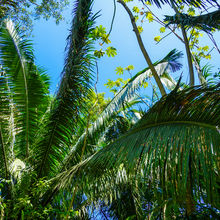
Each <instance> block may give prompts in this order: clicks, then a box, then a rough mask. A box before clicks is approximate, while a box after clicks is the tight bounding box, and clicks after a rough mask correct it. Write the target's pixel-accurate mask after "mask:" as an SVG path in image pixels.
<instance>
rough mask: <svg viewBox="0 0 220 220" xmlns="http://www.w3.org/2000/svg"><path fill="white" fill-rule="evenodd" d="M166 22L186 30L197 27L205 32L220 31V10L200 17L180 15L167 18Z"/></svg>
mask: <svg viewBox="0 0 220 220" xmlns="http://www.w3.org/2000/svg"><path fill="white" fill-rule="evenodd" d="M165 17H166V18H165V21H168V22H169V23H168V24H167V25H169V24H180V25H181V26H183V27H186V28H192V27H197V28H200V29H202V30H203V31H205V32H210V31H212V30H214V29H215V28H216V29H220V9H219V10H217V11H214V12H210V13H207V14H204V15H199V16H190V15H187V14H179V15H174V16H165Z"/></svg>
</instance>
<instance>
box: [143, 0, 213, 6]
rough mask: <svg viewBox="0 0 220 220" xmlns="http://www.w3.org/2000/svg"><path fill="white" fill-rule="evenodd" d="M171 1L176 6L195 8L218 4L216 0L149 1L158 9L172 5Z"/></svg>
mask: <svg viewBox="0 0 220 220" xmlns="http://www.w3.org/2000/svg"><path fill="white" fill-rule="evenodd" d="M141 1H142V2H143V3H145V1H143V0H141ZM171 1H172V2H173V3H174V4H176V5H179V4H183V3H185V4H192V5H194V6H198V7H200V6H203V7H204V6H205V5H206V4H205V3H210V4H211V3H213V2H216V0H149V2H150V3H152V4H155V5H156V6H158V7H161V6H162V5H163V4H171Z"/></svg>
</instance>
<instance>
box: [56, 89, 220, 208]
mask: <svg viewBox="0 0 220 220" xmlns="http://www.w3.org/2000/svg"><path fill="white" fill-rule="evenodd" d="M219 88H220V85H217V86H215V87H201V86H200V87H194V88H188V89H184V90H182V91H179V92H173V93H172V92H171V93H170V94H169V95H167V96H166V97H163V98H162V99H161V100H160V101H159V102H157V103H156V104H155V105H154V106H153V107H152V108H151V109H150V110H149V111H148V112H147V113H146V115H145V116H144V117H143V118H142V119H141V120H140V121H139V122H138V123H137V124H136V125H135V126H134V127H133V128H132V129H131V130H130V131H129V132H128V133H126V134H125V135H123V136H121V137H120V138H119V139H118V140H117V141H115V143H113V144H110V145H109V146H107V147H105V148H103V149H102V150H100V151H99V152H97V153H95V154H94V155H93V156H91V157H90V158H88V159H87V160H85V161H83V162H82V163H81V164H78V165H76V166H74V167H72V168H70V169H69V170H67V171H65V172H63V173H62V174H61V175H60V176H59V183H58V185H57V187H64V186H65V184H68V183H72V181H73V179H74V181H75V182H77V180H78V181H81V182H80V183H81V184H82V183H83V182H84V183H85V185H83V187H84V188H83V189H84V190H85V193H86V194H87V193H88V195H91V196H94V193H95V194H96V195H101V194H99V191H100V190H101V191H102V190H103V189H106V187H107V188H108V187H110V185H113V187H114V184H115V182H116V183H117V182H118V181H119V182H120V181H122V179H127V180H126V181H129V182H131V183H132V182H133V181H135V179H137V180H138V181H143V185H145V186H148V187H149V186H150V185H151V186H152V189H153V190H154V193H155V195H156V196H157V199H158V200H161V199H168V198H172V199H175V200H176V201H177V203H181V201H184V200H185V195H186V194H187V187H188V184H189V181H190V184H191V186H192V189H193V190H192V196H193V198H194V199H195V202H196V201H198V200H199V199H201V198H202V199H203V200H204V201H205V202H206V203H211V204H212V205H214V206H216V207H217V204H218V203H219V200H220V198H219V196H218V184H219V152H220V151H219V147H220V133H219V126H220V89H219ZM122 168H123V169H122ZM123 170H124V171H123ZM152 181H153V182H152ZM56 182H57V180H56ZM88 182H89V183H90V188H87V186H88V185H86V183H88ZM106 183H108V185H106ZM86 189H88V190H89V191H86ZM101 191H100V192H101ZM159 191H160V192H159Z"/></svg>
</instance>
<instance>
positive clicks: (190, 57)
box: [171, 0, 195, 86]
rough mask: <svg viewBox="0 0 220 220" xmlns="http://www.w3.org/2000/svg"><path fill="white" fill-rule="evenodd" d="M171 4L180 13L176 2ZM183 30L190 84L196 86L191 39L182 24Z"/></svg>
mask: <svg viewBox="0 0 220 220" xmlns="http://www.w3.org/2000/svg"><path fill="white" fill-rule="evenodd" d="M171 5H172V8H173V9H174V11H175V12H176V14H177V15H179V14H180V13H179V11H178V9H177V7H176V6H175V4H174V3H173V0H171ZM181 31H182V35H183V39H184V44H185V48H186V55H187V60H188V66H189V75H190V86H194V84H195V77H194V71H193V63H192V55H191V52H190V48H189V41H188V38H187V34H186V31H185V29H184V27H182V26H181Z"/></svg>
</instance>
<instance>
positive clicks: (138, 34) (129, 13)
mask: <svg viewBox="0 0 220 220" xmlns="http://www.w3.org/2000/svg"><path fill="white" fill-rule="evenodd" d="M117 1H118V2H119V3H120V4H121V5H122V6H123V7H124V8H125V10H126V11H127V13H128V15H129V17H130V20H131V23H132V26H133V31H134V32H135V35H136V37H137V41H138V44H139V47H140V49H141V52H142V54H143V55H144V58H145V60H146V62H147V64H148V66H149V68H150V70H151V72H152V74H153V77H154V79H155V81H156V83H157V85H158V87H159V90H160V93H161V95H162V96H164V95H166V91H165V89H164V86H163V84H162V82H161V80H160V77H159V76H158V74H157V71H156V69H155V67H154V65H153V63H152V62H151V59H150V57H149V55H148V53H147V51H146V49H145V47H144V44H143V41H142V38H141V36H140V33H139V31H138V28H137V25H136V23H135V18H134V16H133V14H132V13H131V11H130V9H129V8H128V6H127V5H126V4H125V2H123V1H122V0H117Z"/></svg>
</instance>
